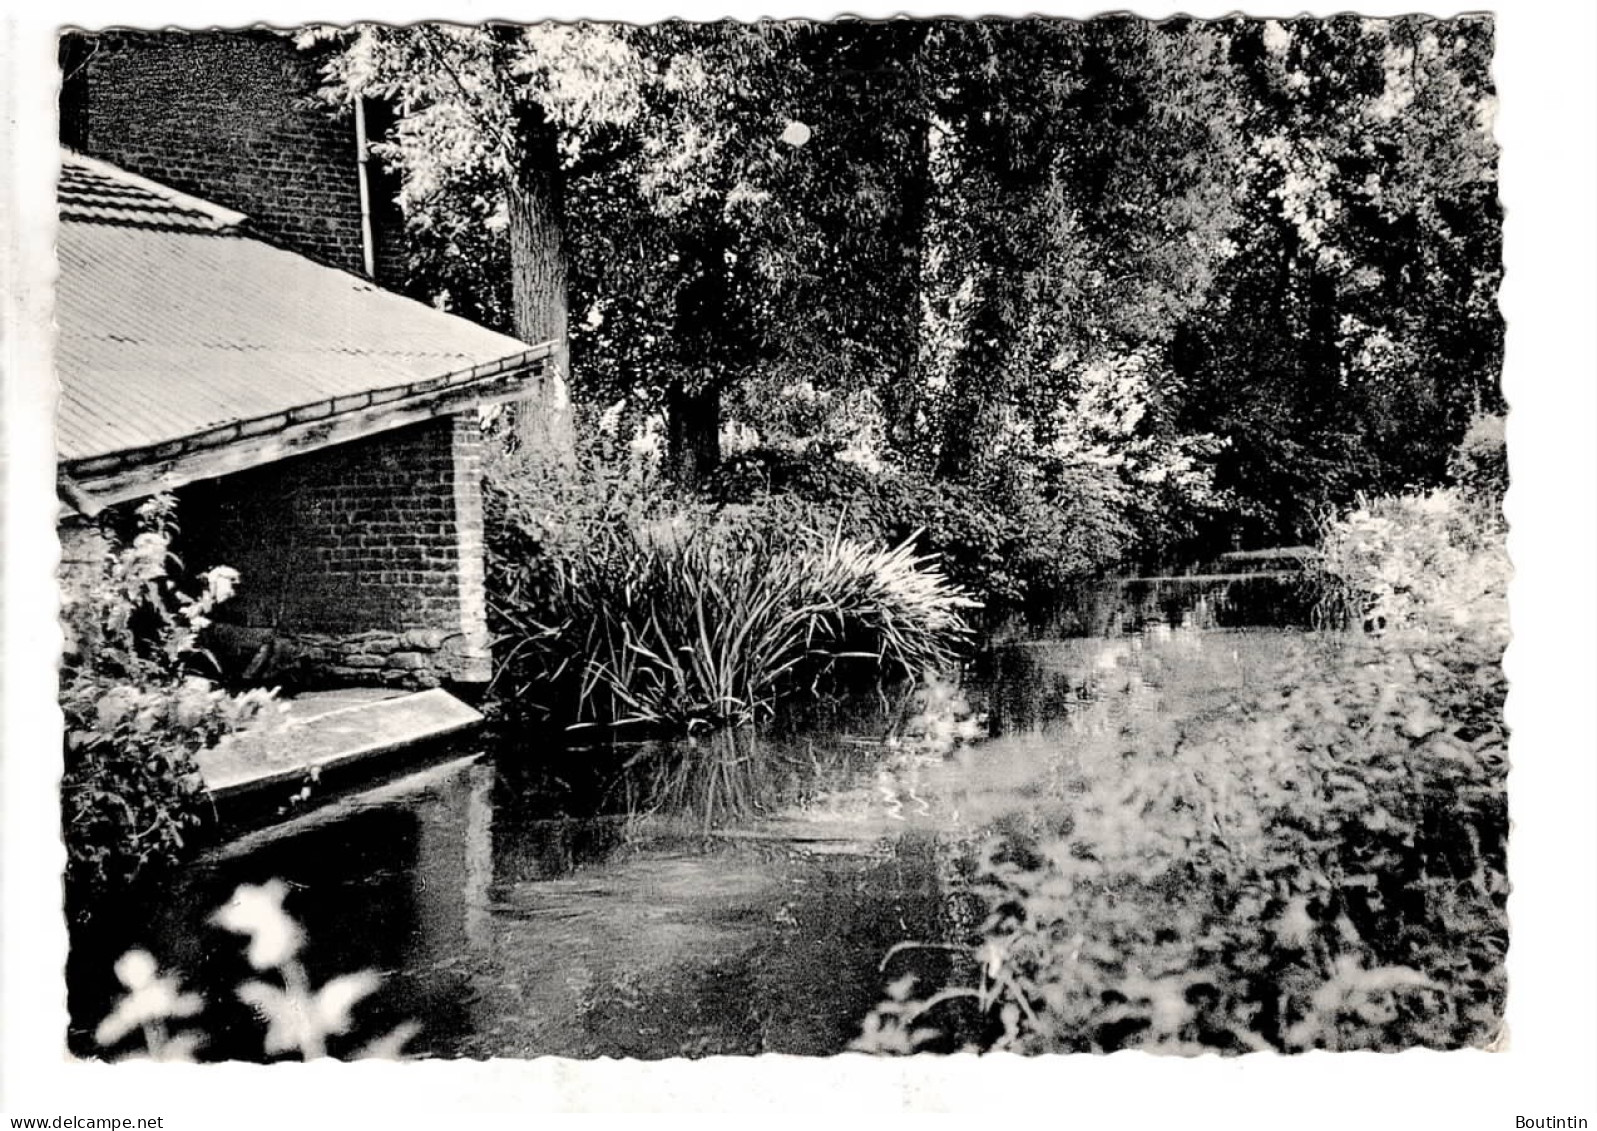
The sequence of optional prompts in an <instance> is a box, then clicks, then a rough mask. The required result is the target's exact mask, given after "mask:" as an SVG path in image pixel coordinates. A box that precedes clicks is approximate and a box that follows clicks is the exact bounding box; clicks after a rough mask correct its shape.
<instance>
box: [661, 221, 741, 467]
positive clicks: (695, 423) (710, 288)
mask: <svg viewBox="0 0 1597 1131" xmlns="http://www.w3.org/2000/svg"><path fill="white" fill-rule="evenodd" d="M730 240H731V233H730V232H728V231H727V230H726V229H725V227H724V226H723V225H722V224H721V223H720V222H719V221H712V222H711V223H710V224H709V225H708V226H707V228H706V229H705V230H704V231H703V232H702V233H701V234H700V236H699V237H698V239H697V240H695V241H693V242H692V244H691V246H688V247H686V248H684V251H683V262H684V264H685V265H687V264H691V265H692V270H691V273H690V275H689V276H688V280H687V282H686V283H684V284H683V287H682V290H681V291H680V292H679V293H678V295H677V312H676V352H677V355H678V357H679V358H680V359H681V364H680V369H679V370H678V372H679V374H680V376H678V377H677V378H676V379H675V380H674V381H673V383H672V385H671V388H670V389H669V390H668V392H667V396H666V463H667V466H668V468H669V470H670V473H671V476H672V478H673V479H674V480H675V481H676V483H677V485H678V486H681V487H685V488H693V487H697V486H698V485H699V484H700V483H701V482H702V481H703V480H704V477H705V476H706V475H708V474H710V473H711V472H713V471H714V470H715V469H716V468H717V467H719V466H720V464H721V388H722V385H723V383H724V380H725V377H726V373H727V371H728V369H729V368H730V367H731V364H732V362H731V358H730V357H729V356H728V346H727V333H728V330H727V321H728V319H729V317H730V310H729V301H728V287H729V285H730V283H729V280H728V279H727V264H726V253H727V247H728V244H729V242H730Z"/></svg>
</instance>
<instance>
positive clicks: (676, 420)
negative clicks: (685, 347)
mask: <svg viewBox="0 0 1597 1131" xmlns="http://www.w3.org/2000/svg"><path fill="white" fill-rule="evenodd" d="M666 459H667V463H668V465H669V471H670V475H671V478H672V480H673V481H674V482H675V483H676V484H677V485H678V486H681V487H684V488H687V489H690V490H691V489H692V488H695V487H698V486H699V485H700V484H701V483H703V482H704V478H705V476H707V475H709V474H710V473H711V472H713V471H714V470H715V469H716V468H717V467H719V466H720V464H721V388H720V386H719V385H718V384H716V383H715V382H714V381H713V380H711V381H707V382H705V384H704V386H703V387H702V388H699V389H692V390H690V389H689V388H687V387H686V385H685V383H684V382H682V381H677V382H675V383H674V384H672V386H671V389H670V392H669V394H668V403H667V405H666Z"/></svg>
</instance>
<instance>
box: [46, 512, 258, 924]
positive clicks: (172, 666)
mask: <svg viewBox="0 0 1597 1131" xmlns="http://www.w3.org/2000/svg"><path fill="white" fill-rule="evenodd" d="M136 524H137V533H136V534H135V535H134V537H133V539H132V540H131V541H130V542H127V543H125V544H121V543H115V542H113V543H112V544H110V545H109V547H108V549H107V550H106V552H105V554H104V555H103V557H102V558H101V559H100V561H99V562H98V566H97V569H96V570H95V572H94V574H93V576H92V577H90V578H88V579H86V580H85V581H84V582H83V583H82V584H79V585H77V586H75V587H74V588H73V591H72V592H69V593H68V595H67V597H66V599H65V600H64V601H63V604H62V610H61V622H62V628H63V631H64V634H65V637H66V639H65V645H64V649H63V659H62V666H61V711H62V714H63V716H64V723H65V727H64V750H63V753H64V758H65V765H64V768H63V774H62V779H61V807H62V826H63V831H64V834H65V841H66V848H67V893H68V902H69V904H70V905H71V906H72V908H73V911H74V914H75V915H79V914H83V913H84V912H85V910H86V908H87V907H88V906H89V905H90V904H91V903H92V900H93V897H94V895H95V893H97V892H100V891H103V890H105V889H107V888H109V887H112V886H117V885H122V884H125V883H127V882H128V881H130V880H132V879H133V878H134V877H136V876H137V875H139V874H140V873H142V872H144V871H146V870H148V869H151V868H154V867H158V866H161V865H165V864H169V863H171V862H173V861H175V860H176V859H178V858H179V857H180V855H181V854H182V852H183V851H184V849H185V847H186V845H187V841H188V838H189V837H190V836H191V835H192V834H193V832H194V830H195V829H196V828H197V827H198V826H199V825H200V823H201V820H202V817H203V815H204V811H205V794H204V787H203V784H202V783H201V781H200V775H199V768H198V766H197V765H196V764H195V761H194V756H195V755H196V754H198V753H199V752H200V751H203V750H208V749H211V748H213V747H215V746H217V745H218V744H220V743H224V742H226V741H228V740H229V737H230V736H231V735H232V734H234V733H235V732H237V731H239V730H240V729H241V728H243V727H245V726H248V725H250V723H251V722H252V721H254V720H255V719H257V718H258V717H259V716H260V715H261V714H262V712H263V711H264V710H266V709H267V707H268V706H269V705H270V703H271V701H272V696H271V694H270V693H269V692H263V691H252V692H248V693H245V694H243V695H236V696H235V695H229V694H227V693H226V692H224V691H221V690H218V689H217V688H215V687H213V686H212V684H211V683H210V682H209V681H208V680H206V679H204V678H203V677H201V676H199V675H197V674H195V673H196V668H197V666H198V664H199V662H200V661H201V660H202V659H203V655H202V653H201V652H200V649H199V647H198V645H197V643H196V637H197V635H198V633H199V631H200V630H201V629H202V628H204V627H205V625H206V623H207V622H208V619H209V615H210V612H211V610H212V609H213V608H214V607H215V606H216V605H217V604H218V603H219V602H221V601H223V600H226V599H227V597H228V596H229V595H230V594H231V593H232V591H233V586H234V584H235V583H236V581H237V576H236V575H235V574H234V573H233V571H232V570H229V569H226V568H217V569H213V570H210V571H209V572H207V573H206V574H204V575H203V576H202V577H201V578H199V582H200V587H199V589H198V590H197V591H196V592H193V593H185V592H184V591H183V590H182V589H180V588H179V586H178V584H177V582H176V581H175V580H174V579H173V577H172V573H173V569H174V567H175V565H176V559H175V558H174V557H173V556H172V553H171V541H172V535H173V533H174V531H175V520H174V517H173V503H172V500H171V498H170V497H169V496H161V497H157V498H155V499H152V500H150V501H149V502H147V503H145V504H144V505H143V506H141V507H140V508H139V510H138V512H137V515H136Z"/></svg>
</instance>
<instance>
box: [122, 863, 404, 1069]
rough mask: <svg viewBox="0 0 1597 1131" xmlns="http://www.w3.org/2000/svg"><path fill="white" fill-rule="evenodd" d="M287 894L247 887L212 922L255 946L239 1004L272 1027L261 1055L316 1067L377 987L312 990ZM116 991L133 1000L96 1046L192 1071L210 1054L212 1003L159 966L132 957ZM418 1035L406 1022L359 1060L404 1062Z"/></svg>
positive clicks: (364, 977)
mask: <svg viewBox="0 0 1597 1131" xmlns="http://www.w3.org/2000/svg"><path fill="white" fill-rule="evenodd" d="M287 891H288V889H287V888H286V887H285V886H284V884H283V883H282V881H281V880H271V881H269V882H267V883H265V884H262V885H259V886H257V885H254V884H244V885H241V886H240V887H239V888H238V889H237V890H235V891H234V893H233V896H232V898H231V899H229V900H228V901H227V903H226V904H225V905H224V906H223V907H222V908H221V909H220V910H219V911H217V913H216V914H215V915H214V916H212V919H211V921H212V922H213V923H214V924H215V925H216V926H218V927H221V928H222V929H224V930H227V931H231V932H233V933H234V934H237V935H241V936H243V937H244V938H246V939H248V940H249V946H248V947H247V949H246V952H245V958H246V960H247V961H248V962H249V965H250V968H251V969H252V970H253V971H254V972H255V976H254V977H251V978H249V979H247V980H245V981H243V982H240V983H239V985H238V987H237V995H238V998H239V1000H240V1001H242V1002H244V1003H245V1004H246V1005H248V1006H250V1008H251V1009H253V1010H254V1011H255V1014H256V1016H257V1017H258V1018H259V1019H260V1021H261V1022H262V1023H263V1024H264V1025H265V1030H264V1032H263V1033H262V1035H261V1051H262V1053H263V1054H264V1058H265V1059H277V1058H280V1057H284V1056H288V1057H298V1058H300V1059H303V1060H316V1059H318V1058H320V1057H323V1056H326V1055H328V1052H329V1043H330V1039H331V1040H336V1039H337V1038H341V1037H344V1036H346V1035H348V1034H349V1032H350V1030H351V1029H352V1028H354V1017H353V1010H354V1009H355V1007H356V1006H357V1005H359V1004H360V1002H361V1001H362V1000H364V999H365V998H366V997H367V996H369V995H370V994H371V992H372V991H373V990H375V989H376V988H377V986H378V982H379V979H378V976H377V975H376V974H375V973H373V972H372V971H370V970H363V971H361V972H359V973H356V974H342V975H339V976H338V977H336V978H333V979H331V980H329V981H328V982H327V983H326V984H324V985H322V986H321V987H319V988H313V987H312V985H311V981H310V977H309V975H308V974H307V973H306V970H305V967H304V965H303V964H302V963H301V962H300V957H299V956H300V950H301V948H302V947H303V945H304V942H305V936H304V933H303V931H302V930H301V929H300V926H299V924H298V923H296V922H295V921H294V920H293V919H292V918H291V917H290V916H289V915H288V914H287V913H286V912H285V911H284V910H283V897H284V895H286V894H287ZM116 976H117V981H119V982H121V983H122V988H123V989H124V990H125V991H126V992H125V993H124V994H123V995H122V996H121V998H119V999H118V1000H117V1002H116V1004H115V1006H114V1007H113V1008H112V1010H111V1013H110V1015H109V1016H107V1017H106V1018H105V1019H104V1020H103V1021H101V1022H100V1024H99V1026H98V1027H97V1028H96V1029H95V1033H94V1039H95V1042H96V1043H97V1044H98V1045H99V1046H100V1047H101V1048H103V1049H105V1050H107V1051H108V1052H116V1053H119V1054H120V1055H119V1059H123V1060H154V1061H162V1062H167V1063H171V1062H186V1061H192V1060H194V1059H196V1057H197V1055H198V1054H199V1053H200V1052H202V1051H204V1049H205V1047H206V1042H207V1040H208V1034H207V1033H206V1031H205V1030H204V1029H203V1028H196V1027H194V1026H195V1020H194V1019H195V1018H196V1017H198V1016H199V1015H200V1014H201V1013H202V1012H203V1010H204V1009H205V1005H206V1002H205V1000H204V999H203V998H202V997H200V995H198V994H195V993H189V992H185V991H184V990H183V988H182V983H181V982H180V981H179V979H178V978H177V976H176V975H174V974H162V973H161V972H160V971H159V969H158V968H157V966H156V962H155V959H154V958H152V957H151V956H150V954H149V953H148V952H146V951H143V950H131V951H129V952H128V953H126V954H124V955H123V956H122V958H121V959H120V960H119V961H118V962H117V964H116ZM419 1030H420V1026H419V1025H417V1024H415V1023H414V1022H407V1023H405V1024H403V1025H401V1026H399V1027H398V1028H396V1029H394V1030H393V1031H391V1032H390V1033H388V1034H387V1035H386V1036H383V1037H380V1038H378V1039H376V1040H374V1041H371V1042H369V1043H367V1044H365V1045H362V1046H360V1047H358V1048H357V1049H356V1050H355V1051H353V1052H352V1054H351V1059H355V1060H366V1059H373V1058H380V1059H389V1060H392V1059H397V1058H399V1057H400V1056H401V1055H402V1050H403V1048H404V1046H405V1044H406V1043H407V1042H408V1041H409V1040H410V1039H411V1038H412V1037H414V1036H415V1035H416V1033H417V1032H418V1031H419Z"/></svg>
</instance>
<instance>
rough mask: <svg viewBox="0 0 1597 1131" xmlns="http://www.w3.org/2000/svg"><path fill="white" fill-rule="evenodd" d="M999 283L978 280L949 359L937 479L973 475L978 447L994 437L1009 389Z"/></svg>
mask: <svg viewBox="0 0 1597 1131" xmlns="http://www.w3.org/2000/svg"><path fill="white" fill-rule="evenodd" d="M999 285H1000V284H999V282H998V281H997V280H996V279H992V278H989V279H987V280H985V281H984V282H983V283H982V284H981V292H980V296H979V298H978V306H977V308H976V313H975V314H974V315H973V316H972V318H971V322H970V329H969V332H968V333H967V335H966V338H967V340H966V343H965V346H964V348H963V349H962V350H960V353H959V358H958V360H957V362H956V363H955V365H954V371H953V373H952V375H951V376H952V380H951V381H950V386H951V387H950V390H949V396H948V400H947V401H946V403H945V406H944V409H943V426H942V444H941V446H940V447H939V450H938V454H937V478H939V479H946V480H950V481H953V482H959V483H969V482H973V481H974V480H976V479H977V478H978V476H979V475H980V473H981V471H982V469H983V466H984V463H985V462H986V461H984V459H983V452H984V450H985V449H987V448H988V447H989V445H990V444H991V443H992V441H993V439H994V438H995V437H994V433H995V432H996V430H997V423H998V421H999V420H1000V419H1001V417H1002V415H1003V405H1004V402H1005V400H1006V399H1007V395H1008V390H1007V388H1006V384H1005V378H1004V372H1005V370H1004V365H1003V361H1004V354H1005V349H1004V346H1005V344H1006V343H1007V342H1008V340H1009V336H1008V331H1007V328H1006V326H1005V321H1004V318H1003V316H1002V314H1001V312H1000V310H999V302H1000V299H999V296H998V295H997V293H996V288H997V287H998V286H999Z"/></svg>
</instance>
